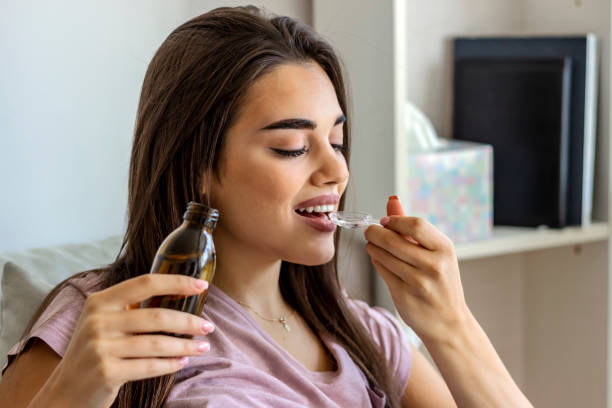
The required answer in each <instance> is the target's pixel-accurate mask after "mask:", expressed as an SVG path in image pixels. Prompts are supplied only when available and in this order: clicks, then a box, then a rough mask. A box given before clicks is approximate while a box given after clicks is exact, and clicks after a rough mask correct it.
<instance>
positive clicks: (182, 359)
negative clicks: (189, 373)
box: [179, 357, 189, 367]
mask: <svg viewBox="0 0 612 408" xmlns="http://www.w3.org/2000/svg"><path fill="white" fill-rule="evenodd" d="M188 362H189V357H183V358H181V359H180V360H179V365H180V366H181V367H183V366H186V365H187V363H188Z"/></svg>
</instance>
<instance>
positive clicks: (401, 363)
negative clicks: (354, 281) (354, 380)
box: [348, 299, 412, 395]
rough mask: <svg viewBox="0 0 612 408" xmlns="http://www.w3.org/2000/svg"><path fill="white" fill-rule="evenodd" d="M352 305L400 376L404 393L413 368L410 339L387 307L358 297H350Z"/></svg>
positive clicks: (397, 375) (400, 390) (399, 391)
mask: <svg viewBox="0 0 612 408" xmlns="http://www.w3.org/2000/svg"><path fill="white" fill-rule="evenodd" d="M348 302H349V304H350V305H352V306H353V309H354V310H355V312H356V313H357V315H358V316H359V318H360V319H361V321H362V322H363V324H364V325H365V327H366V329H368V330H369V331H370V333H371V334H372V337H373V338H374V341H375V342H376V343H377V344H378V345H379V346H380V347H381V348H382V351H383V353H384V354H385V357H386V358H387V361H388V362H389V364H390V366H391V367H392V369H393V373H394V374H395V375H396V377H397V378H398V384H399V385H400V387H401V388H400V389H399V390H398V393H399V395H402V394H403V393H404V389H405V388H406V385H407V384H408V379H409V377H410V369H411V368H412V348H411V345H410V341H409V340H408V337H407V335H406V333H405V332H404V330H403V329H402V327H401V325H400V323H399V322H398V321H397V319H396V318H395V317H394V316H393V315H392V314H391V313H390V312H389V311H388V310H387V309H385V308H383V307H379V306H370V305H368V304H367V303H366V302H364V301H362V300H358V299H348Z"/></svg>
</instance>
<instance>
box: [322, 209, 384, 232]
mask: <svg viewBox="0 0 612 408" xmlns="http://www.w3.org/2000/svg"><path fill="white" fill-rule="evenodd" d="M329 219H330V220H331V221H332V222H333V223H334V224H336V225H337V226H339V227H342V228H348V229H354V228H362V227H367V226H368V225H378V226H379V227H382V225H380V224H379V223H377V222H376V221H374V219H373V218H372V216H371V215H370V214H368V213H366V212H361V211H335V212H330V213H329Z"/></svg>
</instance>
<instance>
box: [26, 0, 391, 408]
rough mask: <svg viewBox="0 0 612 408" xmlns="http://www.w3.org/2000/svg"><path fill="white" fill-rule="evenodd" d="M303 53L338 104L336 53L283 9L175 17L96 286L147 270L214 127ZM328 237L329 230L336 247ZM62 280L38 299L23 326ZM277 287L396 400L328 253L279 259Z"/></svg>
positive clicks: (147, 388) (123, 399)
mask: <svg viewBox="0 0 612 408" xmlns="http://www.w3.org/2000/svg"><path fill="white" fill-rule="evenodd" d="M313 61H314V62H315V63H317V64H319V65H320V66H321V67H322V68H323V70H324V71H325V72H326V73H327V75H328V76H329V78H330V80H331V82H332V84H333V86H334V88H335V91H336V95H337V97H338V102H339V104H340V107H341V108H342V110H343V112H348V108H349V107H348V106H347V104H348V96H347V89H346V88H345V83H344V78H343V72H342V65H341V62H340V60H339V58H338V57H337V56H336V54H335V52H334V50H333V49H332V47H331V46H330V45H329V44H328V43H327V42H326V41H325V40H324V39H323V38H321V37H320V36H319V35H318V34H316V33H315V32H314V31H313V30H312V29H311V28H310V27H308V26H307V25H305V24H303V23H301V22H299V21H296V20H294V19H292V18H290V17H285V16H276V15H270V14H266V13H264V12H263V11H261V10H260V9H258V8H256V7H254V6H247V7H235V8H230V7H221V8H217V9H214V10H212V11H210V12H208V13H205V14H203V15H201V16H199V17H196V18H193V19H192V20H190V21H188V22H186V23H184V24H183V25H181V26H180V27H178V28H177V29H175V30H174V31H173V32H172V33H171V34H170V35H169V36H168V38H166V40H165V41H164V42H163V43H162V45H161V46H160V48H159V49H158V51H157V53H156V54H155V56H154V57H153V60H152V61H151V63H150V64H149V67H148V69H147V73H146V76H145V79H144V83H143V86H142V93H141V95H140V103H139V106H138V115H137V120H136V128H135V134H134V144H133V147H132V156H131V162H130V178H129V195H128V224H127V231H126V234H125V236H124V239H123V243H122V247H121V252H120V254H119V255H118V257H117V259H116V260H115V262H113V263H112V264H110V265H108V267H106V268H103V269H100V270H96V271H95V272H97V273H102V272H103V273H102V277H103V279H102V281H101V283H100V285H99V288H100V289H101V288H105V287H109V286H112V285H115V284H117V283H119V282H121V281H124V280H126V279H130V278H133V277H135V276H138V275H141V274H144V273H148V271H149V269H150V267H151V262H152V260H153V257H154V255H155V252H156V250H157V248H158V246H159V245H160V243H161V242H162V240H163V239H164V238H165V237H166V236H167V235H168V234H169V233H170V232H171V231H172V230H173V229H174V228H176V227H177V226H178V225H179V224H180V223H181V220H182V214H183V212H184V211H185V207H186V203H188V202H189V201H197V202H208V197H205V196H204V195H203V193H202V186H205V185H206V186H208V185H209V184H210V180H204V175H205V174H209V175H212V176H214V177H218V174H219V173H218V170H219V158H220V157H221V153H222V152H223V147H224V136H225V134H226V132H227V130H228V128H229V127H230V126H231V124H232V120H233V119H234V118H235V117H236V115H237V111H238V109H239V108H240V106H241V103H242V100H243V97H244V95H245V93H246V91H247V90H248V88H249V86H250V85H252V84H253V83H254V82H255V81H256V80H257V79H258V78H259V77H261V76H262V75H264V74H265V73H267V72H270V71H271V70H272V69H273V68H275V67H277V66H278V65H280V64H286V63H298V64H301V63H308V62H313ZM349 122H350V114H349V115H347V120H346V122H345V123H344V145H345V146H347V151H346V152H345V153H344V154H345V157H346V160H347V163H348V159H349V151H348V146H349V140H350V126H349ZM205 191H210V189H209V188H207V189H206V190H205ZM343 207H344V197H343V198H342V199H341V201H340V205H339V208H340V209H342V208H343ZM338 240H339V236H338V234H337V233H336V236H335V237H334V241H335V244H336V248H338ZM84 273H87V272H82V273H81V274H84ZM78 275H79V274H78ZM75 276H77V275H75ZM71 278H72V277H71ZM71 278H69V279H71ZM69 279H67V280H66V281H64V282H62V283H61V284H59V285H58V286H57V287H56V288H55V289H54V290H53V291H52V292H51V293H50V294H49V295H48V296H47V298H46V299H45V300H44V301H43V303H42V305H41V307H40V308H39V311H38V312H37V313H36V314H35V316H34V317H33V319H32V320H31V322H30V325H29V327H28V329H27V331H26V333H27V332H28V331H29V329H30V328H31V327H32V325H33V324H34V322H35V321H36V319H37V318H38V317H39V316H40V314H41V312H42V311H43V310H44V309H45V308H46V307H47V305H48V304H49V303H50V301H51V300H52V299H53V298H54V297H55V295H56V294H57V293H58V291H59V289H61V287H62V286H63V285H64V284H65V283H66V282H67V281H68V280H69ZM280 288H281V293H282V295H283V297H284V298H285V300H286V301H287V302H288V303H289V304H291V305H292V306H293V307H294V308H296V309H297V310H298V311H299V313H300V314H301V315H302V317H303V318H304V319H305V321H306V322H307V323H308V324H309V326H310V327H311V328H312V329H313V330H314V331H315V332H321V333H322V332H325V333H329V334H330V335H332V336H333V337H334V338H335V339H336V341H337V342H339V344H341V345H342V346H343V347H344V348H345V349H346V351H347V352H348V354H349V355H350V356H351V358H352V359H353V361H354V362H355V363H356V364H357V365H358V366H359V367H360V369H361V370H362V371H363V373H364V374H365V376H366V378H367V380H368V382H369V383H370V386H373V387H378V388H380V389H382V391H383V392H385V394H386V396H387V407H393V408H395V407H399V405H400V404H399V399H400V395H397V393H396V392H394V391H395V390H397V386H396V384H395V382H394V381H395V377H394V375H393V373H391V369H390V367H389V365H388V364H387V361H386V359H385V356H384V353H383V352H382V351H381V350H380V349H379V347H378V346H377V345H376V343H375V342H374V341H373V340H372V338H371V335H370V334H368V331H367V330H366V329H365V327H364V326H363V325H362V324H361V322H360V320H359V319H358V317H357V316H356V315H355V314H354V313H353V312H352V311H351V310H350V308H349V306H348V305H347V302H346V300H345V298H344V296H343V294H342V289H341V286H340V283H339V279H338V273H337V257H336V255H334V258H333V259H332V260H331V261H330V262H329V263H327V264H324V265H318V266H304V265H298V264H293V263H289V262H283V263H282V266H281V274H280ZM173 383H174V375H172V374H171V375H165V376H161V377H156V378H150V379H146V380H141V381H133V382H129V383H126V384H124V385H123V386H122V387H121V389H120V391H119V394H118V396H117V399H116V400H115V402H114V404H113V407H120V408H129V407H147V408H148V407H154V408H155V407H161V406H163V405H164V404H165V402H166V400H167V398H168V394H169V392H170V389H171V388H172V385H173Z"/></svg>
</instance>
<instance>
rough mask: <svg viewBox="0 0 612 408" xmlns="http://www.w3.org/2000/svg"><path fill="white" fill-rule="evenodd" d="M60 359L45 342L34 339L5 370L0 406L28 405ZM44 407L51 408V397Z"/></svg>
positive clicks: (1, 386)
mask: <svg viewBox="0 0 612 408" xmlns="http://www.w3.org/2000/svg"><path fill="white" fill-rule="evenodd" d="M60 361H61V357H60V356H58V355H57V354H56V353H55V351H53V350H52V349H51V347H49V346H48V345H47V344H46V343H44V342H42V341H40V340H39V339H36V338H34V339H32V340H31V342H30V345H29V347H28V349H27V350H26V351H25V352H24V353H23V354H21V356H20V357H19V359H17V360H16V361H14V362H13V363H12V364H11V365H10V366H8V368H7V369H6V371H5V372H4V376H3V377H2V381H1V382H0V406H2V407H15V408H21V407H27V406H28V404H30V402H31V401H32V400H33V398H34V396H35V395H36V393H38V392H39V390H40V389H41V388H43V386H44V385H45V383H46V382H47V380H48V379H49V377H50V376H51V374H52V373H53V371H54V370H55V368H56V367H57V365H58V364H59V362H60ZM45 406H47V407H50V405H49V399H48V400H47V403H46V405H45ZM32 407H34V405H32Z"/></svg>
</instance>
